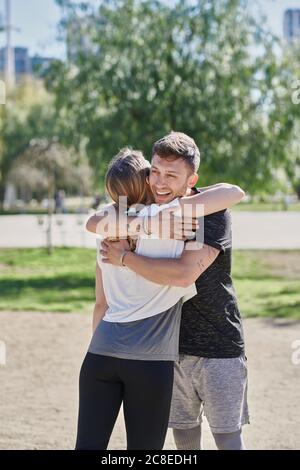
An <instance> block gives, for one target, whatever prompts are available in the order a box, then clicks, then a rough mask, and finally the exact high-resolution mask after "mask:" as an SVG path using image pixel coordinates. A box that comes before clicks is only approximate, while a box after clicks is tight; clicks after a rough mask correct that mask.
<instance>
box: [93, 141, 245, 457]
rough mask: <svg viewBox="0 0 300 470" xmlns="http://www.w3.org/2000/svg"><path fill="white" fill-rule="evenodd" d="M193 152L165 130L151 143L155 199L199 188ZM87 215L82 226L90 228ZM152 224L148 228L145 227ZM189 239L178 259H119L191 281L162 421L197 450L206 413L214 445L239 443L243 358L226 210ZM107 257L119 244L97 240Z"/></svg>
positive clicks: (174, 280)
mask: <svg viewBox="0 0 300 470" xmlns="http://www.w3.org/2000/svg"><path fill="white" fill-rule="evenodd" d="M199 164H200V152H199V149H198V147H197V146H196V144H195V142H194V140H193V139H191V138H190V137H188V136H187V135H185V134H183V133H178V132H172V133H171V134H169V135H167V136H165V137H163V138H162V139H160V140H159V141H158V142H156V143H155V144H154V146H153V151H152V161H151V169H150V175H149V185H150V189H151V190H152V193H153V195H154V198H155V202H156V203H157V204H167V203H169V202H170V201H172V200H173V199H174V198H176V197H177V196H190V195H193V194H195V193H196V192H199V191H201V190H198V189H196V188H195V185H196V183H197V180H198V175H197V171H198V168H199ZM98 222H99V220H98V219H97V217H96V216H93V218H91V220H90V221H88V223H87V229H88V230H90V231H94V232H95V231H96V230H97V227H96V226H97V223H98ZM150 230H151V228H150ZM193 243H195V242H192V241H188V242H187V243H186V249H185V250H184V252H183V254H182V256H181V258H180V259H153V258H146V257H144V256H139V255H137V254H135V253H133V252H130V251H128V253H127V254H126V256H122V260H123V264H124V265H125V266H127V267H128V268H129V269H131V270H133V271H135V272H136V273H137V274H139V275H141V276H143V277H144V278H146V279H148V280H150V281H152V282H156V283H159V284H166V285H190V284H191V283H193V282H195V283H196V287H197V295H196V296H195V297H193V298H192V299H190V300H189V301H188V302H186V303H184V305H183V308H182V320H181V330H180V346H179V353H180V361H179V362H178V363H175V376H174V388H173V397H172V406H171V413H170V422H169V426H170V427H171V428H173V434H174V439H175V443H176V446H177V448H178V449H179V450H191V449H201V419H202V414H203V412H204V413H205V415H206V417H207V420H208V422H209V425H210V429H211V431H212V434H213V436H214V439H215V442H216V445H217V448H218V449H222V450H241V449H244V444H243V440H242V426H243V425H244V424H246V423H249V416H248V406H247V364H246V357H245V350H244V338H243V330H242V322H241V317H240V313H239V310H238V305H237V300H236V296H235V292H234V288H233V284H232V280H231V273H230V272H231V245H232V242H231V219H230V214H229V212H228V211H227V210H225V211H221V212H218V213H215V214H211V215H209V216H206V217H204V244H203V246H202V247H201V248H200V249H197V250H195V247H192V248H193V249H189V248H191V244H193ZM102 254H103V255H104V257H106V258H107V260H106V262H108V263H112V264H119V259H120V255H121V251H120V248H119V247H118V245H116V244H114V243H109V242H106V241H104V242H103V244H102Z"/></svg>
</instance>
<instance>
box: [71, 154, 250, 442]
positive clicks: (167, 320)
mask: <svg viewBox="0 0 300 470" xmlns="http://www.w3.org/2000/svg"><path fill="white" fill-rule="evenodd" d="M149 167H150V164H149V162H148V161H147V160H145V159H144V157H143V155H142V154H141V153H140V152H136V151H131V150H129V149H124V150H123V151H121V152H120V153H119V154H118V155H117V156H116V157H115V158H114V159H113V161H112V162H111V164H110V166H109V169H108V172H107V174H106V189H107V191H108V193H109V195H110V196H111V198H112V200H113V201H114V202H115V204H116V205H119V204H120V203H119V197H120V196H124V195H126V196H127V204H128V206H132V205H133V204H147V206H146V207H144V208H143V211H141V214H143V215H153V214H155V213H156V212H157V211H160V210H162V209H166V208H170V207H172V208H179V207H182V206H184V204H185V203H186V202H187V199H188V201H189V205H191V204H192V206H193V208H195V209H196V207H197V205H200V204H205V212H204V215H207V214H209V213H211V212H213V211H217V210H222V209H224V208H226V207H227V206H229V205H232V204H233V203H237V202H238V201H239V200H240V199H241V197H242V196H238V195H235V196H234V198H236V199H235V200H234V198H233V197H232V194H229V193H228V189H227V191H225V192H224V188H222V185H220V186H219V187H218V194H219V197H220V202H219V206H218V205H217V206H216V199H215V195H214V198H213V204H212V199H211V196H210V194H209V191H208V192H207V193H205V192H204V193H202V194H197V195H196V196H190V197H189V198H180V199H178V198H177V199H175V200H173V201H172V202H171V203H169V204H165V205H164V206H158V205H156V204H151V205H150V206H149V204H150V203H151V202H153V198H152V195H151V192H150V190H149V186H148V185H147V175H148V172H149ZM212 206H213V210H212ZM122 209H125V207H123V208H122ZM141 225H143V224H141ZM119 243H124V241H120V242H119ZM183 248H184V242H183V241H181V240H167V239H166V240H153V239H151V238H150V239H142V238H139V239H138V240H137V246H136V251H137V252H138V253H139V254H143V255H146V256H154V257H180V255H181V253H182V251H183ZM97 260H98V262H97V267H96V305H95V309H94V317H93V332H94V334H93V338H92V341H91V343H90V346H89V349H88V352H87V354H86V357H85V359H84V362H83V365H82V368H81V372H80V400H79V401H80V403H79V418H78V435H77V443H76V449H98V450H100V449H106V448H107V445H108V442H109V438H110V435H111V432H112V430H113V427H114V424H115V421H116V419H117V416H118V413H119V410H120V407H121V404H122V403H123V409H124V418H125V426H126V433H127V449H128V450H133V449H135V450H137V449H144V450H145V449H148V450H151V449H153V450H154V449H162V448H163V445H164V440H165V435H166V432H167V426H168V418H169V411H170V403H171V397H172V386H173V365H174V361H176V360H178V339H179V326H180V315H181V306H182V303H183V302H184V301H185V300H187V299H188V298H191V297H192V296H193V295H195V294H196V290H195V286H194V285H192V286H188V287H185V288H182V287H170V286H161V285H159V284H155V283H152V282H150V281H147V280H146V279H144V278H142V277H141V276H138V275H137V274H135V273H134V272H133V271H130V270H129V269H127V268H126V267H121V266H111V265H109V264H104V263H103V262H102V260H101V258H100V256H99V250H98V252H97Z"/></svg>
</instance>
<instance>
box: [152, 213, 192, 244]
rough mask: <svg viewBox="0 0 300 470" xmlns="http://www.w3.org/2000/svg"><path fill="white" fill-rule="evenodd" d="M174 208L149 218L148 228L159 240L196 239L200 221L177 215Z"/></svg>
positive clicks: (184, 215)
mask: <svg viewBox="0 0 300 470" xmlns="http://www.w3.org/2000/svg"><path fill="white" fill-rule="evenodd" d="M175 210H178V209H174V208H173V207H170V208H168V209H164V210H162V211H160V212H159V213H158V214H157V215H155V216H153V217H149V218H148V227H149V230H150V232H151V233H152V234H154V235H155V236H156V237H157V238H168V239H175V240H187V239H189V238H194V237H195V230H197V229H198V228H199V223H198V220H197V219H196V218H194V217H190V216H189V215H186V214H184V213H182V214H181V215H175V214H174V212H175Z"/></svg>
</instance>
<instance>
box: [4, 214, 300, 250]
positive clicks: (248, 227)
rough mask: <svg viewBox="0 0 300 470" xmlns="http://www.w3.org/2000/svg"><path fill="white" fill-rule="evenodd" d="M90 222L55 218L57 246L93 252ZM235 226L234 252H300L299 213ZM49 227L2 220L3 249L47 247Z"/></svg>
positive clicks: (250, 217)
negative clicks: (76, 247)
mask: <svg viewBox="0 0 300 470" xmlns="http://www.w3.org/2000/svg"><path fill="white" fill-rule="evenodd" d="M87 218H88V216H87V215H86V214H83V215H71V214H67V215H63V216H60V215H55V216H54V217H53V224H52V226H53V243H54V245H57V246H60V245H66V246H83V247H90V248H94V246H95V238H94V235H92V234H90V233H88V232H86V231H85V230H84V226H85V222H86V219H87ZM39 222H40V223H39ZM41 222H42V224H41ZM232 223H233V244H234V248H237V249H239V248H241V249H244V248H245V249H246V248H249V249H250V248H253V249H277V248H281V249H292V248H294V249H300V212H233V213H232ZM46 227H47V220H46V216H40V217H37V216H34V215H17V216H1V217H0V248H4V247H37V246H44V245H45V243H46Z"/></svg>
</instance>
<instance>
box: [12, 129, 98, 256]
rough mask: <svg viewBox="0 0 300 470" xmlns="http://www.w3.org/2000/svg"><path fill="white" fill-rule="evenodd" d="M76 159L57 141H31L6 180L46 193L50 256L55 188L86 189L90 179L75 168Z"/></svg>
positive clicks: (84, 172)
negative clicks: (76, 187) (39, 189)
mask: <svg viewBox="0 0 300 470" xmlns="http://www.w3.org/2000/svg"><path fill="white" fill-rule="evenodd" d="M76 159H78V156H76V154H75V153H74V151H72V149H70V148H69V149H67V148H65V147H63V146H62V145H61V144H59V142H58V141H57V139H55V138H52V139H33V140H32V141H31V142H30V144H29V146H28V147H27V149H26V150H25V152H24V153H23V154H22V155H20V156H19V157H18V158H17V159H16V160H15V161H14V165H13V168H12V169H11V171H10V173H9V175H8V178H9V180H10V181H12V182H14V183H15V184H16V185H19V186H21V187H24V186H25V187H30V188H36V187H37V186H39V187H44V188H45V189H47V196H48V229H47V247H48V252H49V254H50V253H52V250H53V247H52V240H51V232H52V231H51V225H52V215H53V209H54V208H53V200H54V195H55V191H56V190H57V189H58V187H65V186H66V185H68V184H73V185H77V186H78V187H79V188H85V187H86V186H87V181H86V179H88V180H89V179H90V174H89V172H87V171H86V169H87V168H86V165H84V164H81V166H80V167H79V166H75V165H74V162H75V160H76Z"/></svg>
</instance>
